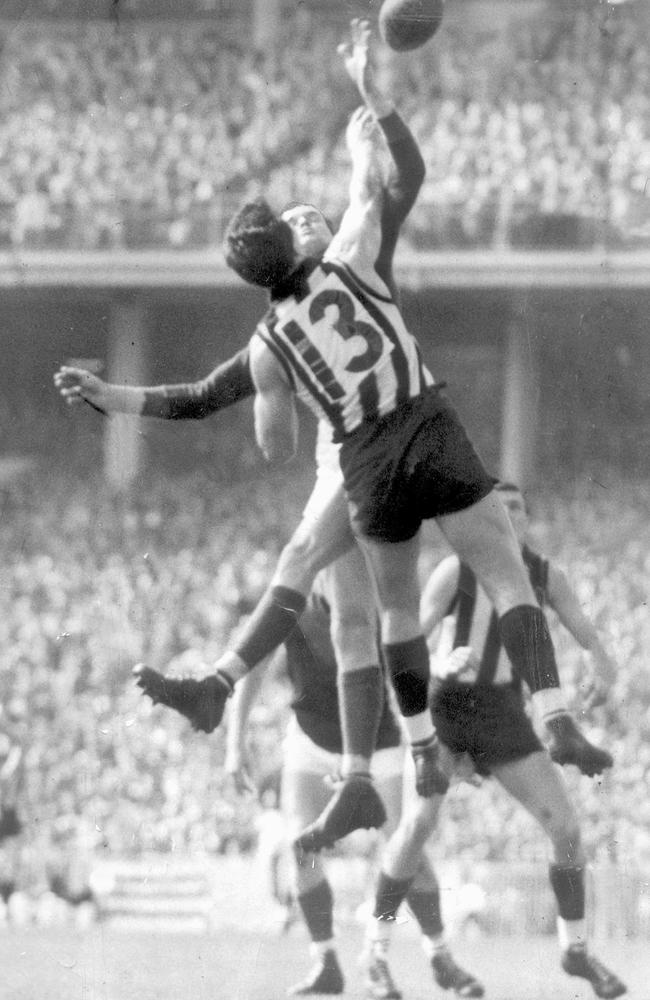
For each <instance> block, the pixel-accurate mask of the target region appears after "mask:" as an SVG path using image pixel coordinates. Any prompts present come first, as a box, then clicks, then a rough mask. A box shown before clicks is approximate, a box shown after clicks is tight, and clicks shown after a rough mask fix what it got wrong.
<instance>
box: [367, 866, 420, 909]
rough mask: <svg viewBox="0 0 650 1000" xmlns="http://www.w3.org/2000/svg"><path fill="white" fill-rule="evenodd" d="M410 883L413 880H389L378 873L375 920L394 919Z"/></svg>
mask: <svg viewBox="0 0 650 1000" xmlns="http://www.w3.org/2000/svg"><path fill="white" fill-rule="evenodd" d="M412 881H413V878H407V879H397V878H391V876H390V875H387V874H386V873H385V872H380V873H379V878H378V879H377V891H376V892H375V910H374V914H373V915H374V917H375V918H376V919H377V920H394V919H395V917H396V916H397V911H398V910H399V908H400V906H401V904H402V902H403V900H404V899H406V894H407V892H408V891H409V888H410V886H411V883H412Z"/></svg>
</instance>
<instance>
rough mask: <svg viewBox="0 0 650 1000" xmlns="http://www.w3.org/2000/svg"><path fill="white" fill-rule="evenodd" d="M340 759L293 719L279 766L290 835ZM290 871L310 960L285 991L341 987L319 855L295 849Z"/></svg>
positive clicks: (308, 818) (322, 801)
mask: <svg viewBox="0 0 650 1000" xmlns="http://www.w3.org/2000/svg"><path fill="white" fill-rule="evenodd" d="M339 763H340V761H339V758H338V757H337V755H336V754H329V753H326V752H325V751H323V750H321V749H320V748H319V747H317V746H316V745H315V744H314V743H313V741H311V740H310V739H309V738H308V737H307V736H306V735H305V734H304V733H303V732H302V730H301V729H300V727H299V726H298V725H297V723H296V721H295V719H292V721H291V723H290V725H289V729H288V732H287V737H286V740H285V744H284V766H283V771H282V811H283V814H284V817H285V821H286V825H287V834H288V837H289V838H290V839H291V840H293V838H294V837H295V836H297V834H298V833H299V832H300V831H301V830H302V829H303V828H304V827H305V826H307V825H308V824H309V823H311V822H313V820H314V819H315V818H316V817H317V816H318V815H319V814H320V813H321V812H322V810H323V809H324V807H325V806H326V804H327V802H328V799H329V797H330V792H329V789H328V787H327V785H326V783H325V780H324V779H325V777H326V776H327V775H328V774H330V773H332V771H333V770H335V769H336V768H337V767H338V766H339ZM293 874H294V892H295V898H296V901H297V903H298V905H299V907H300V910H301V912H302V915H303V918H304V921H305V924H306V926H307V930H308V932H309V937H310V942H311V943H310V950H311V953H312V956H313V959H314V966H313V968H312V969H311V970H310V972H309V974H308V975H307V977H306V979H305V980H304V981H302V982H300V983H298V984H297V985H296V986H295V987H293V989H292V990H291V991H290V993H291V995H294V996H304V995H309V994H312V993H329V994H338V993H342V992H343V989H344V980H343V974H342V972H341V968H340V965H339V961H338V957H337V953H336V944H335V940H334V899H333V895H332V888H331V885H330V883H329V880H328V878H327V872H326V870H325V866H324V864H323V861H322V857H321V855H319V854H310V855H309V856H307V855H305V854H304V853H303V852H301V851H296V852H295V853H294V869H293Z"/></svg>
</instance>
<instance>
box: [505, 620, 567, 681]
mask: <svg viewBox="0 0 650 1000" xmlns="http://www.w3.org/2000/svg"><path fill="white" fill-rule="evenodd" d="M499 634H500V636H501V642H502V643H503V646H504V649H505V651H506V653H507V654H508V656H509V657H510V661H511V662H512V665H513V666H514V668H515V670H516V671H517V672H518V673H519V675H520V677H521V678H522V679H523V680H524V681H525V682H526V684H527V685H528V687H529V688H530V690H531V693H534V692H535V691H541V690H542V689H544V688H559V687H560V677H559V674H558V670H557V663H556V661H555V651H554V649H553V641H552V639H551V634H550V632H549V630H548V624H547V621H546V618H545V616H544V613H543V611H542V610H541V608H538V607H536V606H535V605H532V604H519V605H517V607H515V608H511V609H510V610H509V611H506V613H505V614H504V615H502V616H501V618H500V619H499Z"/></svg>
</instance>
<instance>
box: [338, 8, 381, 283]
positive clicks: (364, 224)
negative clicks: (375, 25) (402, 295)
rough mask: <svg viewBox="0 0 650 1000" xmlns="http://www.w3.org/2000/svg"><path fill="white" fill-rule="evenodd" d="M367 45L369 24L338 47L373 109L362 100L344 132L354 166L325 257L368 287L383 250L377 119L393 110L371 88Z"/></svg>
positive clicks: (355, 26)
mask: <svg viewBox="0 0 650 1000" xmlns="http://www.w3.org/2000/svg"><path fill="white" fill-rule="evenodd" d="M369 42H370V28H369V26H368V22H365V21H364V22H361V21H353V22H352V30H351V40H350V41H349V42H347V43H344V44H343V45H341V46H340V47H339V52H340V53H341V54H342V55H343V59H344V62H345V67H346V70H347V72H348V75H349V76H350V77H351V78H352V79H353V81H354V82H355V83H356V85H357V88H358V89H359V90H360V93H362V94H367V95H368V96H369V97H370V100H371V102H372V107H371V106H370V104H368V103H366V99H365V97H364V104H363V105H362V106H361V107H359V108H357V109H356V111H354V112H353V114H352V116H351V118H350V122H349V124H348V127H347V130H346V134H345V138H346V143H347V147H348V151H349V153H350V159H351V162H352V173H351V177H350V187H349V203H348V207H347V209H346V211H345V213H344V215H343V219H342V220H341V225H340V227H339V230H338V232H337V233H336V235H335V236H334V238H333V240H332V242H331V243H330V246H329V248H328V251H327V254H326V256H327V257H330V258H339V259H342V260H343V261H345V263H346V264H348V265H349V266H350V267H352V268H353V269H354V270H355V271H357V273H359V274H360V275H363V277H368V276H369V277H370V280H371V282H372V281H373V278H374V279H375V280H376V275H375V272H374V264H375V261H376V259H377V256H378V254H379V249H380V246H381V210H382V204H383V197H384V186H385V175H386V168H387V161H386V157H387V149H386V142H385V139H384V136H383V134H382V132H381V130H380V128H379V126H378V124H377V117H378V115H381V116H384V115H387V114H390V112H391V111H392V104H391V103H390V102H388V101H386V100H385V99H384V98H383V97H382V95H381V94H380V93H379V91H378V90H376V88H375V87H374V84H373V83H371V81H372V75H371V69H370V62H369ZM370 95H372V96H370ZM382 291H383V289H382Z"/></svg>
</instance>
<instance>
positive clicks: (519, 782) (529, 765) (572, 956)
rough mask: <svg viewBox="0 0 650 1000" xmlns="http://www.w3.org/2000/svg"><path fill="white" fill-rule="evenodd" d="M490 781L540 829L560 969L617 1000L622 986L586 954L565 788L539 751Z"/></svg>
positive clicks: (581, 875)
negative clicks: (548, 851)
mask: <svg viewBox="0 0 650 1000" xmlns="http://www.w3.org/2000/svg"><path fill="white" fill-rule="evenodd" d="M492 773H493V774H494V777H495V778H496V779H497V780H498V781H499V782H500V784H501V785H503V787H504V788H505V789H506V791H507V792H509V793H510V794H511V795H512V796H513V797H514V798H516V799H517V801H518V802H520V803H521V804H522V806H523V807H524V808H525V809H526V810H527V812H529V813H530V815H531V816H533V817H534V818H535V819H536V820H537V822H538V823H539V824H540V826H541V827H542V829H543V830H544V832H545V833H546V835H547V836H548V837H549V839H550V841H551V844H552V848H553V861H552V863H551V865H550V868H549V878H550V882H551V887H552V889H553V892H554V894H555V899H556V902H557V908H558V938H559V943H560V948H561V951H562V967H563V968H564V969H565V971H566V972H568V973H569V975H574V976H580V977H582V978H584V979H588V980H589V982H591V984H592V986H593V988H594V991H595V993H596V995H597V996H599V997H617V996H621V994H623V993H624V992H625V986H624V984H623V983H622V982H621V980H620V979H618V977H617V976H615V975H614V973H612V972H610V971H609V969H607V968H606V967H605V966H604V965H603V964H602V963H601V962H600V961H598V960H597V959H596V958H594V956H593V955H591V954H590V953H589V951H588V950H587V925H586V919H585V855H584V851H583V848H582V843H581V837H580V826H579V823H578V818H577V816H576V813H575V810H574V808H573V805H572V803H571V800H570V799H569V796H568V793H567V789H566V785H565V783H564V781H563V780H562V777H561V775H560V773H559V772H558V771H557V769H556V768H555V767H554V765H553V763H552V761H551V758H550V757H549V755H548V754H547V753H545V752H544V751H539V752H537V753H532V754H529V755H527V756H526V757H523V758H522V759H520V760H516V761H511V762H509V763H505V764H501V765H497V766H494V767H493V768H492Z"/></svg>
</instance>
